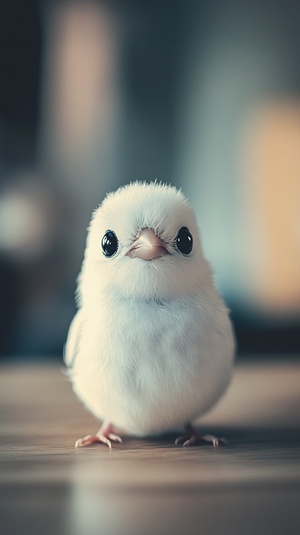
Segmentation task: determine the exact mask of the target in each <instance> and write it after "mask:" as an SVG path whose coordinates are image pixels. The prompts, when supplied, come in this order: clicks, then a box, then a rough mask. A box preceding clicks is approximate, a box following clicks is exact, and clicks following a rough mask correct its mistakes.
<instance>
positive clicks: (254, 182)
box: [0, 0, 300, 358]
mask: <svg viewBox="0 0 300 535" xmlns="http://www.w3.org/2000/svg"><path fill="white" fill-rule="evenodd" d="M299 28H300V3H299V2H298V1H292V0H285V1H284V2H283V1H279V0H273V1H272V0H271V1H266V2H265V1H264V0H251V1H250V0H248V1H245V0H222V1H221V0H216V1H208V0H204V1H196V0H185V2H181V1H179V0H172V1H168V0H165V1H156V0H151V1H150V0H142V1H141V0H110V1H109V0H107V1H100V0H99V1H96V0H95V1H92V0H84V1H79V0H68V1H63V0H60V1H57V2H55V1H48V2H47V1H46V0H44V1H42V0H40V1H38V0H35V1H34V0H27V2H21V0H19V1H17V0H2V1H1V7H0V40H1V42H0V76H1V83H0V331H1V334H0V354H1V356H2V357H3V358H4V357H9V358H12V357H13V356H14V357H22V358H28V357H31V358H32V357H35V358H41V357H53V358H57V357H59V358H61V355H62V347H63V344H64V341H65V338H66V334H67V329H68V325H69V323H70V321H71V318H72V316H73V314H74V312H75V303H74V292H75V287H76V277H77V274H78V272H79V270H80V265H81V261H82V254H83V249H84V243H85V236H86V227H87V225H88V222H89V219H90V216H91V211H92V210H93V209H94V208H95V207H96V206H97V205H98V204H99V203H100V202H101V200H102V199H103V197H104V195H105V194H106V192H108V191H110V190H114V189H115V188H117V187H118V186H120V185H122V184H125V183H128V182H129V181H131V180H137V179H140V180H146V181H150V180H153V179H158V180H162V181H166V182H169V183H172V184H174V185H175V186H178V187H181V188H182V190H183V192H184V193H185V194H186V195H187V196H188V197H189V199H190V201H191V204H192V205H193V207H194V209H195V211H196V215H197V218H198V222H199V226H200V228H201V231H202V236H203V245H204V249H205V253H206V256H207V258H208V259H209V260H210V261H211V263H212V265H213V268H214V271H215V276H216V282H217V285H218V287H219V290H220V292H221V294H222V295H223V297H224V298H225V300H226V302H227V304H228V306H229V308H230V309H231V311H232V318H233V321H234V325H235V328H236V334H237V340H238V346H239V354H240V355H241V356H243V355H249V354H251V355H261V354H262V353H263V354H265V355H266V354H273V355H274V353H277V354H279V355H287V354H289V355H290V354H294V355H296V354H297V353H298V355H299V346H300V276H299V275H300V63H299V51H300V31H299Z"/></svg>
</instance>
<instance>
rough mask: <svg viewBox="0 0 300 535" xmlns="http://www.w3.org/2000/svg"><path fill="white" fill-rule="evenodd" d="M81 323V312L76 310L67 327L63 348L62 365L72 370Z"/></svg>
mask: <svg viewBox="0 0 300 535" xmlns="http://www.w3.org/2000/svg"><path fill="white" fill-rule="evenodd" d="M82 323H83V317H82V311H81V310H78V312H77V314H76V315H75V316H74V318H73V320H72V323H71V325H70V327H69V332H68V338H67V341H66V344H65V347H64V363H65V365H66V366H67V368H72V366H73V364H74V360H75V358H76V355H77V351H78V342H79V338H80V331H81V325H82Z"/></svg>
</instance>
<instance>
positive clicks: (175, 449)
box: [0, 359, 300, 535]
mask: <svg viewBox="0 0 300 535" xmlns="http://www.w3.org/2000/svg"><path fill="white" fill-rule="evenodd" d="M0 403H1V405H0V433H1V444H0V461H1V472H0V533H1V534H9V535H16V534H20V535H27V534H30V535H35V534H42V535H48V534H51V535H60V534H66V535H68V534H70V535H81V534H84V535H90V534H91V535H93V534H95V535H96V534H97V535H99V534H100V535H101V534H105V535H119V534H120V535H136V534H138V535H144V534H145V535H148V534H149V535H150V534H151V535H156V534H157V535H164V534H166V535H169V534H170V535H171V534H172V535H176V534H180V535H181V534H183V533H184V534H187V535H194V534H197V535H198V534H205V535H210V534H217V535H219V534H221V535H248V534H249V535H250V534H251V535H260V534H263V535H268V534H272V535H277V534H278V535H279V534H280V535H292V534H295V535H296V534H297V535H299V533H300V362H299V360H298V361H296V360H295V359H294V361H284V360H282V361H280V362H278V361H273V362H272V361H270V360H268V361H266V362H265V363H260V364H258V362H257V361H255V362H251V361H246V362H243V363H241V364H239V365H238V366H237V370H236V373H235V376H234V380H233V382H232V385H231V387H230V388H229V390H228V392H227V394H226V395H225V397H224V398H223V400H222V401H221V402H220V403H219V405H218V406H217V407H216V408H215V409H214V411H212V412H211V413H209V414H208V415H207V416H206V417H205V418H203V419H202V420H201V421H200V424H201V429H202V430H204V431H206V432H212V433H215V434H221V435H225V436H226V438H227V439H228V440H229V445H228V446H227V447H219V448H216V449H214V448H212V447H210V446H201V447H192V448H182V447H179V446H175V445H174V444H173V441H174V438H175V436H173V435H171V436H164V437H162V438H159V439H153V440H151V439H148V440H136V439H133V438H129V437H127V438H126V439H125V440H124V444H123V445H118V446H115V447H114V448H113V450H112V451H109V450H108V448H106V447H104V446H95V447H91V448H86V449H80V450H75V449H74V442H75V440H76V439H77V438H79V437H81V436H83V435H85V434H87V433H90V432H95V431H96V430H97V427H98V422H96V421H95V419H94V418H93V417H92V416H91V415H90V414H89V413H88V412H87V411H86V410H85V409H84V408H83V407H82V405H81V404H80V402H79V401H78V400H77V399H76V398H75V396H74V394H73V393H72V391H71V387H70V384H69V382H68V379H67V377H66V376H65V375H64V374H63V373H62V367H60V366H59V365H57V364H45V365H36V364H34V365H33V364H32V365H20V364H15V365H7V364H6V365H3V366H2V367H0Z"/></svg>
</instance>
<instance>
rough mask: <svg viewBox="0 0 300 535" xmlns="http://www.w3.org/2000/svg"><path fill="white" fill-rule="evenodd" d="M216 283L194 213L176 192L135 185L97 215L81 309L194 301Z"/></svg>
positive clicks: (163, 187)
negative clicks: (102, 299)
mask: <svg viewBox="0 0 300 535" xmlns="http://www.w3.org/2000/svg"><path fill="white" fill-rule="evenodd" d="M210 278H211V272H210V268H209V265H208V263H207V262H206V260H205V259H204V256H203V252H202V247H201V243H200V236H199V231H198V228H197V223H196V218H195V215H194V213H193V211H192V208H191V207H190V205H189V204H188V202H187V200H186V198H185V197H184V195H183V194H182V193H181V192H180V191H178V190H177V189H176V188H174V187H172V186H167V185H164V184H158V183H156V182H155V183H151V184H146V183H141V182H134V183H132V184H129V185H128V186H125V187H123V188H120V189H118V190H117V191H116V192H114V193H111V194H109V195H108V196H107V197H106V198H105V199H104V201H103V203H102V204H101V205H100V206H99V208H97V210H96V211H95V212H94V214H93V217H92V220H91V224H90V227H89V233H88V238H87V245H86V250H85V258H84V262H83V267H82V271H81V275H80V278H79V294H80V298H81V301H82V303H84V302H85V301H86V302H95V300H97V296H100V295H102V296H103V292H109V293H110V294H112V293H114V292H115V293H116V295H119V296H121V297H126V298H134V299H160V300H161V299H169V298H172V297H176V296H181V295H187V294H190V295H192V294H193V293H194V292H195V290H196V289H197V287H199V285H201V283H205V282H206V283H207V282H208V281H209V280H210Z"/></svg>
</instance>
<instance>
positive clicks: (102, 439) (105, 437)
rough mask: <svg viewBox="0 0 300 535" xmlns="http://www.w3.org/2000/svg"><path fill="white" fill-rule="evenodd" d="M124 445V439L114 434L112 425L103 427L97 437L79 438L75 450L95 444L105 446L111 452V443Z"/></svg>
mask: <svg viewBox="0 0 300 535" xmlns="http://www.w3.org/2000/svg"><path fill="white" fill-rule="evenodd" d="M112 442H114V443H117V444H122V442H123V441H122V439H121V437H119V436H118V435H115V433H113V432H112V425H111V424H109V425H105V426H102V427H101V428H100V429H99V431H98V433H96V435H86V436H85V437H83V438H79V439H78V440H76V442H75V448H84V447H85V446H91V445H92V444H95V443H98V444H99V443H100V444H105V445H106V446H108V447H109V449H110V450H111V443H112Z"/></svg>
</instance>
